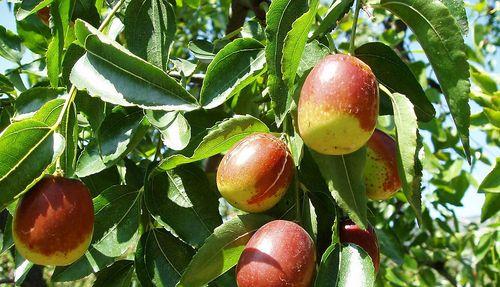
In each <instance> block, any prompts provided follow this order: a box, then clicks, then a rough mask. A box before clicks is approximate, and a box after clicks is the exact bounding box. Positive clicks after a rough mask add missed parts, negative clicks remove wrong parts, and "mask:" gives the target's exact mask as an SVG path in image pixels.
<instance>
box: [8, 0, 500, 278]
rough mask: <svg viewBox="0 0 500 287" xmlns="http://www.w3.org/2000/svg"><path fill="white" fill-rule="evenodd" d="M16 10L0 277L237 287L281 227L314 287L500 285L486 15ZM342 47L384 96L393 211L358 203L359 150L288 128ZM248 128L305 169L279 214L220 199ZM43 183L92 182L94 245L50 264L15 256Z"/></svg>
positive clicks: (469, 8)
mask: <svg viewBox="0 0 500 287" xmlns="http://www.w3.org/2000/svg"><path fill="white" fill-rule="evenodd" d="M332 2H333V3H332ZM7 3H8V5H9V9H10V13H12V15H15V19H16V31H10V30H8V29H6V28H4V27H1V26H0V57H2V58H3V59H5V60H6V61H9V62H11V66H12V67H13V68H9V69H6V70H5V71H4V72H3V74H0V131H1V134H0V207H1V208H2V209H3V213H2V217H1V224H2V231H3V232H2V241H1V250H2V252H3V254H4V258H5V259H4V262H6V263H4V264H3V273H2V276H4V277H5V279H4V278H0V280H3V282H15V283H16V284H21V283H23V281H24V280H26V281H25V284H26V285H28V286H40V285H29V284H44V283H42V281H41V280H46V281H47V282H54V284H56V283H55V282H71V281H77V280H79V282H80V283H78V284H84V285H85V284H91V282H92V283H93V284H94V285H95V286H115V285H116V286H131V285H132V284H140V285H142V286H186V287H194V286H205V285H207V284H208V285H209V286H220V287H222V286H236V283H235V266H236V264H237V262H238V259H239V257H240V255H241V253H242V251H243V249H244V247H245V244H246V242H248V240H249V239H250V237H251V234H252V233H253V232H254V231H256V230H257V229H258V228H260V227H261V226H263V225H264V224H266V223H267V222H269V221H271V220H273V219H286V220H291V221H295V222H298V223H299V224H300V225H301V226H302V227H303V228H304V229H305V230H306V231H307V232H308V233H309V234H310V236H311V237H312V238H313V240H314V242H315V245H316V252H317V266H316V275H315V278H316V280H315V286H318V287H322V286H353V285H352V281H349V280H352V276H351V277H349V274H356V275H357V277H356V278H355V279H356V280H357V281H358V283H360V284H361V285H360V286H374V285H376V286H498V282H499V278H498V277H499V274H500V270H499V256H500V245H499V243H498V242H500V241H499V238H500V234H499V228H498V225H499V223H500V221H499V220H498V214H497V212H498V210H500V188H499V185H500V182H499V179H500V175H499V170H498V168H499V164H498V161H499V158H500V152H499V149H498V147H499V146H500V141H499V139H500V136H499V135H500V132H499V131H500V130H499V128H500V94H499V92H498V75H495V74H494V71H495V68H496V67H495V64H496V62H495V61H496V60H498V54H499V53H498V46H499V45H500V42H499V41H500V40H499V36H500V25H499V23H498V20H499V19H498V17H499V16H498V13H496V12H498V9H499V8H500V7H499V4H498V3H497V1H486V0H478V1H470V2H469V1H465V3H464V1H461V0H411V1H410V0H367V1H361V0H359V1H355V0H336V1H320V0H309V1H307V0H273V1H262V0H233V1H230V0H175V1H174V0H115V1H102V0H43V1H38V0H23V1H21V0H8V1H7ZM46 7H50V12H48V10H47V8H46ZM43 13H50V17H48V18H49V21H48V22H46V23H44V20H45V21H46V19H47V17H44V15H43ZM1 16H2V17H4V16H6V15H1ZM45 16H47V15H46V14H45ZM464 39H465V40H464ZM334 53H335V54H336V53H343V54H347V53H350V54H351V55H354V56H356V57H357V58H359V59H360V60H362V61H363V62H364V63H366V64H367V65H369V66H370V68H371V69H372V71H373V73H374V74H375V76H376V77H377V80H378V82H379V84H380V85H379V88H380V103H379V105H380V116H379V117H378V121H377V128H378V129H380V130H383V131H385V132H386V133H388V134H390V135H392V136H393V138H394V139H396V141H397V151H398V154H397V158H398V166H399V173H400V176H401V180H402V188H401V192H398V193H397V194H396V195H395V196H394V197H392V198H391V199H388V200H385V201H374V200H369V199H368V198H367V196H366V193H365V185H364V181H363V171H364V166H365V161H366V148H361V149H360V150H358V151H356V152H354V153H351V154H347V155H323V154H320V153H317V152H315V151H313V150H311V149H309V148H308V147H307V146H306V145H305V144H304V142H303V141H302V138H301V137H300V135H299V133H298V129H297V117H296V115H297V104H298V99H299V95H300V91H301V88H302V85H303V83H304V81H305V79H306V77H307V75H308V74H309V72H310V71H311V69H312V68H313V67H314V66H315V64H316V63H318V61H320V60H321V59H322V58H324V57H325V56H326V55H328V54H334ZM258 132H259V133H268V132H272V133H274V135H275V136H277V137H278V138H280V139H281V140H283V141H284V142H285V143H286V144H287V146H288V148H289V150H290V151H291V156H292V158H293V161H294V163H295V167H296V172H295V173H294V174H295V176H294V178H293V180H292V182H291V185H290V188H289V189H288V191H287V192H286V194H285V196H284V198H282V199H281V201H280V202H279V203H278V204H277V205H276V206H274V207H273V208H272V209H270V210H268V211H265V212H263V213H248V214H247V213H245V212H242V211H240V210H238V209H235V208H234V207H232V206H231V205H229V204H228V203H227V202H226V201H225V200H224V199H223V198H221V195H220V193H219V191H218V189H217V184H216V168H217V165H218V162H219V161H220V159H221V155H223V154H225V153H226V152H227V151H228V150H229V149H230V148H231V147H232V146H233V145H235V144H236V143H237V142H239V141H240V140H241V139H243V138H245V137H246V136H248V135H250V134H253V133H258ZM54 173H57V174H63V175H64V176H65V177H69V178H78V179H80V180H81V181H83V182H84V183H85V185H86V186H87V187H88V188H89V189H90V191H91V194H92V197H93V204H94V211H95V225H94V231H93V238H92V242H91V245H90V247H89V249H88V251H87V252H86V253H85V255H84V256H83V257H81V258H80V259H79V260H78V261H76V262H74V263H73V264H71V265H69V266H59V267H56V268H55V269H54V268H51V267H39V266H34V265H33V264H32V263H30V262H29V261H27V260H25V259H24V258H22V256H20V255H19V253H18V252H16V249H15V247H14V245H13V238H12V237H13V236H12V227H11V226H12V221H13V217H12V215H13V214H14V211H15V208H16V204H17V202H18V201H19V199H20V198H22V196H23V195H24V194H25V193H26V192H27V191H29V189H30V188H31V187H33V186H34V185H35V184H36V183H37V182H38V181H39V180H40V179H42V178H43V177H44V175H47V174H54ZM486 174H488V175H486ZM478 176H481V177H483V176H486V177H485V178H484V180H482V178H481V180H482V181H479V179H478ZM466 192H474V193H475V192H479V193H484V194H485V201H484V205H483V206H482V207H480V206H477V209H478V210H479V209H481V218H480V219H479V218H477V219H471V220H468V219H465V218H464V217H463V216H461V215H460V214H457V211H458V210H459V209H457V207H460V206H462V204H463V199H464V195H465V194H466ZM345 217H349V218H351V219H352V220H353V221H354V223H356V224H357V225H358V226H360V227H362V228H366V227H368V226H369V225H372V226H373V227H374V229H375V232H376V235H377V237H378V241H379V245H380V251H381V257H380V269H379V272H378V274H377V273H375V272H374V267H373V264H372V260H371V259H370V258H369V257H368V256H367V254H366V252H365V251H364V250H363V249H360V248H359V247H357V246H355V245H345V244H342V245H341V244H340V243H339V234H338V233H339V232H338V230H339V229H338V226H339V224H340V221H341V220H342V219H343V218H345ZM74 224H75V228H76V226H77V225H78V223H77V222H76V223H74ZM42 268H43V270H44V271H45V273H44V276H45V277H46V278H45V279H41V278H40V276H41V274H40V272H41V270H42ZM14 270H15V272H14ZM89 275H90V276H89ZM37 280H38V281H37ZM33 282H36V283H33ZM50 284H52V283H50ZM70 284H77V283H74V282H73V283H70ZM134 286H136V285H134Z"/></svg>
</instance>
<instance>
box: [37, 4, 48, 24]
mask: <svg viewBox="0 0 500 287" xmlns="http://www.w3.org/2000/svg"><path fill="white" fill-rule="evenodd" d="M36 15H37V16H38V19H40V21H42V22H43V24H45V25H47V26H49V18H50V8H49V6H47V7H43V8H42V9H40V10H38V11H37V12H36Z"/></svg>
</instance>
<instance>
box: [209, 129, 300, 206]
mask: <svg viewBox="0 0 500 287" xmlns="http://www.w3.org/2000/svg"><path fill="white" fill-rule="evenodd" d="M294 172H295V165H294V163H293V159H292V155H291V154H290V151H289V150H288V147H287V146H286V145H285V143H283V142H282V141H281V140H279V139H278V138H276V137H275V136H273V135H271V134H263V133H260V134H253V135H250V136H247V137H246V138H244V139H243V140H241V141H240V142H239V143H237V144H236V145H235V146H234V147H233V148H232V149H231V150H230V151H229V152H228V153H227V154H226V155H225V156H224V158H223V159H222V161H221V163H220V165H219V169H218V170H217V187H218V189H219V191H220V193H221V195H222V196H223V197H224V198H225V199H226V200H227V201H228V202H229V203H230V204H231V205H233V206H235V207H236V208H239V209H241V210H243V211H246V212H262V211H265V210H268V209H270V208H272V207H273V206H274V205H276V203H278V202H279V201H280V199H281V198H282V197H283V195H284V194H285V192H286V190H287V189H288V186H289V185H290V182H291V181H292V178H293V174H294Z"/></svg>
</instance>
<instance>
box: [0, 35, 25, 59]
mask: <svg viewBox="0 0 500 287" xmlns="http://www.w3.org/2000/svg"><path fill="white" fill-rule="evenodd" d="M23 54H24V47H23V46H22V39H21V38H20V37H19V36H17V35H16V34H14V33H13V32H11V31H9V30H7V29H5V27H3V26H0V57H2V58H5V59H7V60H9V61H12V62H16V63H20V62H21V59H22V58H23Z"/></svg>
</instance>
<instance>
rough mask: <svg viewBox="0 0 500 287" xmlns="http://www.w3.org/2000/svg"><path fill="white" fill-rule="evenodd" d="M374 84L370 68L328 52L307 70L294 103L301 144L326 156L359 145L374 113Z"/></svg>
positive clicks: (372, 126) (365, 137)
mask: <svg viewBox="0 0 500 287" xmlns="http://www.w3.org/2000/svg"><path fill="white" fill-rule="evenodd" d="M378 102H379V95H378V84H377V79H376V78H375V75H374V74H373V73H372V71H371V69H370V67H368V65H366V64H365V63H363V62H362V61H361V60H359V59H357V58H355V57H352V56H348V55H341V54H337V55H329V56H326V57H325V58H324V59H323V60H321V61H320V62H319V63H318V64H317V65H316V66H315V67H314V68H313V69H312V71H311V73H309V75H308V76H307V78H306V81H305V82H304V85H303V86H302V90H301V93H300V99H299V105H298V127H299V132H300V135H301V137H302V139H303V140H304V143H305V144H306V145H307V146H309V147H310V148H311V149H313V150H315V151H317V152H319V153H323V154H329V155H341V154H348V153H351V152H354V151H356V150H358V149H359V148H361V147H362V146H363V145H364V144H365V143H366V142H367V141H368V139H369V138H370V136H371V134H372V133H373V130H374V129H375V124H376V121H377V116H378Z"/></svg>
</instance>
